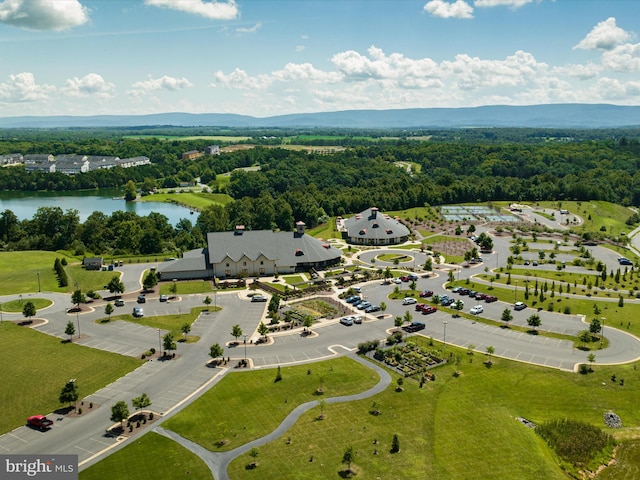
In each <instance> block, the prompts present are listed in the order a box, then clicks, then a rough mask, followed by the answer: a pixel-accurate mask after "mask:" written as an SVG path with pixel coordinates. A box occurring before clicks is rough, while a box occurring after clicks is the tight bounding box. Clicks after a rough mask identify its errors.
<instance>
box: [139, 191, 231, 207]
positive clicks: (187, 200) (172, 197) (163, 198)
mask: <svg viewBox="0 0 640 480" xmlns="http://www.w3.org/2000/svg"><path fill="white" fill-rule="evenodd" d="M232 200H233V199H232V198H231V197H230V196H229V195H226V194H223V193H204V192H183V193H156V194H154V195H147V196H146V197H141V198H140V199H138V201H142V202H170V203H177V204H180V205H185V206H187V207H190V208H195V209H198V210H202V209H203V208H205V207H208V206H209V205H213V204H218V205H226V204H227V203H229V202H231V201H232Z"/></svg>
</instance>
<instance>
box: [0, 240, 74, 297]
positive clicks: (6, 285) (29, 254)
mask: <svg viewBox="0 0 640 480" xmlns="http://www.w3.org/2000/svg"><path fill="white" fill-rule="evenodd" d="M56 258H66V259H67V262H69V263H73V262H78V261H79V260H78V259H76V258H73V257H70V256H67V255H65V254H64V253H57V252H43V251H40V250H34V251H25V252H0V292H2V293H3V294H5V295H8V294H14V293H15V294H20V293H31V292H37V291H38V273H39V274H40V290H41V291H43V292H66V291H71V289H70V288H68V287H65V288H60V287H58V280H57V278H56V274H55V272H54V271H53V264H54V262H55V260H56ZM65 268H66V269H67V275H69V284H70V285H71V286H73V282H72V281H71V272H70V269H69V267H68V266H67V267H65Z"/></svg>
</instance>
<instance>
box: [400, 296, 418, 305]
mask: <svg viewBox="0 0 640 480" xmlns="http://www.w3.org/2000/svg"><path fill="white" fill-rule="evenodd" d="M414 303H418V300H416V299H415V298H413V297H405V298H404V299H403V300H402V305H413V304H414Z"/></svg>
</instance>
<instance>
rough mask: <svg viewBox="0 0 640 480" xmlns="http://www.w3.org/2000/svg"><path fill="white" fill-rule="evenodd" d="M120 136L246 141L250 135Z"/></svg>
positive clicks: (127, 136) (129, 136)
mask: <svg viewBox="0 0 640 480" xmlns="http://www.w3.org/2000/svg"><path fill="white" fill-rule="evenodd" d="M122 138H132V139H134V140H138V139H141V140H142V139H145V138H157V139H160V140H167V141H178V142H185V141H190V140H209V141H212V142H231V143H235V142H246V141H247V140H250V139H251V137H239V136H229V137H227V136H224V135H124V136H123V137H122Z"/></svg>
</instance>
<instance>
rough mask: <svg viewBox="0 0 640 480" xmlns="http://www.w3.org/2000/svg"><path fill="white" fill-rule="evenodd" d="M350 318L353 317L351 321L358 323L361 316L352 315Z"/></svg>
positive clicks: (360, 320)
mask: <svg viewBox="0 0 640 480" xmlns="http://www.w3.org/2000/svg"><path fill="white" fill-rule="evenodd" d="M351 318H352V319H353V323H355V324H356V325H360V324H361V323H362V317H361V316H359V315H354V316H353V317H351Z"/></svg>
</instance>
